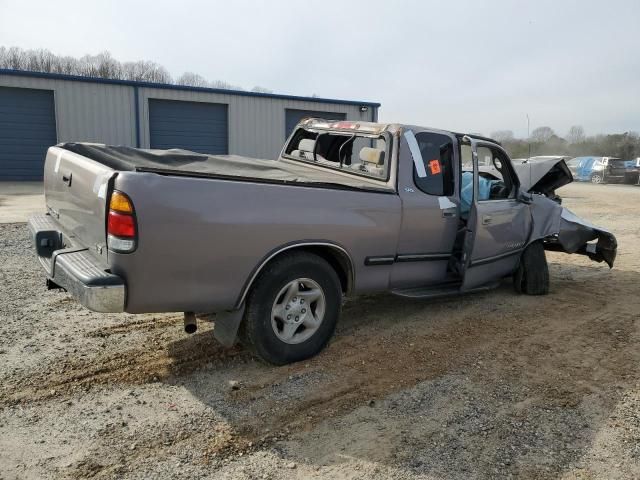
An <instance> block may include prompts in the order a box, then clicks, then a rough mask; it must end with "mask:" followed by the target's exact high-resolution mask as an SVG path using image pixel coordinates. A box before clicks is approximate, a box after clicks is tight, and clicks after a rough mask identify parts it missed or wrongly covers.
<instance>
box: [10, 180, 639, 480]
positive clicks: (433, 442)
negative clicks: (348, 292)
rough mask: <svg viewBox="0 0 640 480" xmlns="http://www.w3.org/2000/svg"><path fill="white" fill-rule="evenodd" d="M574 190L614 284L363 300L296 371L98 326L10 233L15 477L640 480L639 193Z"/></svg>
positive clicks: (569, 272)
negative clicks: (606, 242) (607, 237)
mask: <svg viewBox="0 0 640 480" xmlns="http://www.w3.org/2000/svg"><path fill="white" fill-rule="evenodd" d="M560 193H561V194H562V195H563V197H564V198H565V205H567V206H568V207H569V208H571V209H573V210H574V211H575V212H576V213H577V214H579V215H582V216H584V217H585V218H587V219H589V220H591V221H592V222H594V223H596V224H600V225H603V226H606V227H609V228H610V229H611V230H612V231H613V232H614V233H615V234H616V235H617V237H618V242H619V245H620V246H619V253H618V259H617V263H616V266H615V268H614V269H613V270H611V271H610V270H609V269H607V267H606V265H604V264H596V263H593V262H591V261H589V260H587V259H584V258H582V257H579V256H568V255H564V254H556V253H551V254H548V259H549V261H550V263H551V279H552V286H551V293H550V294H549V295H548V296H546V297H542V298H540V297H527V296H520V295H517V294H516V293H515V292H514V291H513V289H512V288H511V285H510V283H509V282H504V284H503V285H502V286H501V287H500V288H498V289H497V290H494V291H491V292H488V293H483V294H476V295H468V296H465V297H459V298H452V299H445V300H438V301H411V300H406V299H401V298H396V297H392V296H386V295H383V296H375V297H366V298H359V299H355V300H350V301H349V302H348V303H347V304H346V305H345V308H344V313H343V321H342V322H341V324H340V326H339V328H338V332H337V335H336V338H335V339H334V341H333V342H332V343H331V344H330V346H329V348H327V349H326V350H325V351H324V352H323V353H322V354H321V355H319V356H318V357H316V358H314V359H312V360H310V361H308V362H305V363H300V364H296V365H292V366H287V367H280V368H274V367H270V366H266V365H263V364H261V363H259V362H257V361H255V360H253V359H252V358H251V357H250V356H249V355H248V354H247V353H246V352H245V351H244V350H242V348H240V347H236V348H233V349H231V350H225V349H223V348H222V347H220V346H218V345H217V344H216V343H215V341H214V340H213V337H212V332H211V326H210V325H207V324H205V325H201V329H200V330H199V331H198V333H197V334H196V335H194V336H191V337H188V336H186V335H185V334H184V333H183V332H182V318H181V317H180V316H178V315H141V316H133V315H126V314H122V315H115V314H114V315H105V314H96V313H92V312H89V311H87V310H84V309H83V308H82V307H80V306H79V305H77V304H76V303H75V302H74V301H73V300H71V299H70V298H69V296H68V295H67V294H65V293H61V292H55V291H47V290H46V289H45V287H44V277H43V274H42V272H41V271H40V268H39V265H38V264H37V262H36V260H35V259H34V253H33V251H32V250H31V246H30V242H29V237H28V233H27V231H26V228H25V225H24V224H18V223H15V224H5V225H0V268H1V269H0V320H1V322H0V479H12V478H38V479H39V478H87V477H94V478H126V479H133V478H140V479H143V478H144V479H146V478H189V479H191V478H212V479H213V478H215V479H251V478H266V479H285V478H287V479H288V478H338V479H356V478H362V479H379V478H398V479H407V478H408V479H412V478H445V479H457V478H463V477H464V478H505V477H519V478H563V479H572V478H640V371H639V367H640V328H639V324H640V294H639V292H640V244H639V241H640V187H632V186H623V185H608V186H599V185H596V186H594V185H587V184H572V185H569V186H567V187H564V188H563V189H562V190H561V192H560ZM235 382H237V384H236V383H235Z"/></svg>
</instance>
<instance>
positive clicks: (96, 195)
mask: <svg viewBox="0 0 640 480" xmlns="http://www.w3.org/2000/svg"><path fill="white" fill-rule="evenodd" d="M115 174H116V172H115V171H114V170H113V169H111V168H109V167H106V166H104V165H102V164H100V163H97V162H95V161H93V160H90V159H88V158H86V157H83V156H82V155H78V154H76V153H73V152H69V151H67V150H63V149H61V148H58V147H51V148H49V150H48V152H47V158H46V161H45V167H44V190H45V201H46V206H47V211H48V212H49V213H50V214H51V215H52V216H53V217H54V218H55V219H56V220H57V221H58V222H59V223H60V225H61V226H62V227H63V230H64V231H65V233H66V234H67V235H68V237H69V238H68V239H65V243H69V244H70V246H71V245H73V246H77V247H87V248H89V249H91V250H93V251H94V252H96V253H98V254H99V255H100V256H102V257H103V259H106V255H107V249H106V226H105V215H106V213H105V212H106V201H107V195H108V192H109V185H110V182H111V179H112V178H113V176H114V175H115Z"/></svg>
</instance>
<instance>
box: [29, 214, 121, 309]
mask: <svg viewBox="0 0 640 480" xmlns="http://www.w3.org/2000/svg"><path fill="white" fill-rule="evenodd" d="M28 226H29V230H30V231H31V235H32V238H33V241H34V245H35V248H36V252H37V256H38V260H39V261H40V264H41V265H42V267H43V269H44V270H45V272H46V274H47V277H48V278H49V280H51V282H53V283H54V284H56V285H57V286H60V287H62V288H64V289H65V290H66V291H67V292H69V293H70V294H71V295H72V296H73V297H74V298H75V299H76V300H77V301H78V302H80V303H81V304H82V305H84V306H85V307H86V308H88V309H89V310H93V311H94V312H123V311H124V307H125V298H126V286H125V283H124V280H123V279H122V278H121V277H119V276H117V275H113V274H112V273H109V272H108V271H107V270H105V269H104V268H102V267H101V266H100V265H99V262H98V261H97V259H96V258H95V257H93V256H92V255H91V254H90V253H89V250H88V249H87V248H75V247H71V248H64V245H63V242H62V238H63V233H62V232H61V231H60V227H59V225H58V224H57V223H56V222H55V221H54V220H53V219H52V218H51V217H50V216H49V215H35V216H33V217H31V218H30V219H29V223H28Z"/></svg>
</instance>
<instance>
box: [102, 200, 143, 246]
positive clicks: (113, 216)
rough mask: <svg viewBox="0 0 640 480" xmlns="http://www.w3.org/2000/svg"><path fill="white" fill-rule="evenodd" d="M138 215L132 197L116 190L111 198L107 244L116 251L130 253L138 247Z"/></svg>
mask: <svg viewBox="0 0 640 480" xmlns="http://www.w3.org/2000/svg"><path fill="white" fill-rule="evenodd" d="M137 236H138V232H137V226H136V215H135V210H134V209H133V203H132V202H131V199H130V198H129V197H128V196H127V195H125V194H124V193H122V192H119V191H117V190H115V191H114V192H113V193H112V194H111V199H110V200H109V213H108V215H107V246H108V247H109V250H113V251H114V252H122V253H129V252H133V251H134V250H135V249H136V241H137Z"/></svg>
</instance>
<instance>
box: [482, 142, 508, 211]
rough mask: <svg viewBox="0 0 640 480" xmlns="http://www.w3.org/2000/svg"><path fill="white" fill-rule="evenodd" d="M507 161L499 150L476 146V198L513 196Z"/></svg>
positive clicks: (490, 198) (497, 198) (486, 198)
mask: <svg viewBox="0 0 640 480" xmlns="http://www.w3.org/2000/svg"><path fill="white" fill-rule="evenodd" d="M507 161H508V160H507V159H506V158H505V157H504V154H503V153H502V152H500V151H499V150H494V149H492V148H489V147H484V146H483V147H478V169H479V172H478V173H479V180H478V181H479V185H478V186H479V190H478V200H480V201H483V200H504V199H507V198H514V196H515V188H514V187H515V185H514V184H513V182H512V181H511V175H510V172H509V168H508V166H507Z"/></svg>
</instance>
